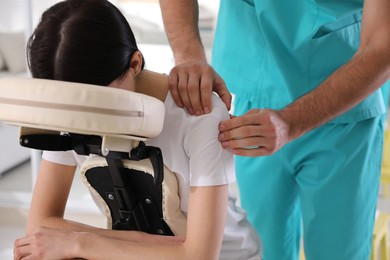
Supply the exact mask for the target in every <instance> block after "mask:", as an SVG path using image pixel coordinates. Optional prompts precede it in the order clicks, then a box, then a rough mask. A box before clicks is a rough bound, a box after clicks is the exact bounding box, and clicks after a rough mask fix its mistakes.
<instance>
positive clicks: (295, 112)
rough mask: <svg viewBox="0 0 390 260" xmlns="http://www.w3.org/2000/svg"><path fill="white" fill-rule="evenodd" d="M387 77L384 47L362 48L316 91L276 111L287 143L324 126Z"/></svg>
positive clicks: (388, 67) (389, 65)
mask: <svg viewBox="0 0 390 260" xmlns="http://www.w3.org/2000/svg"><path fill="white" fill-rule="evenodd" d="M389 76H390V64H389V51H388V49H387V48H381V47H379V48H376V47H372V48H371V47H366V48H364V49H361V50H359V51H358V52H357V53H356V55H355V56H354V57H353V58H352V59H351V60H350V61H349V62H348V63H346V64H345V65H344V66H342V67H340V68H339V69H338V70H336V71H335V72H334V73H333V74H332V75H331V76H330V77H329V78H328V79H326V80H325V81H324V82H323V83H322V84H321V85H319V86H318V87H317V88H316V89H314V90H313V91H311V92H309V93H308V94H306V95H304V96H302V97H301V98H299V99H297V100H296V101H295V102H293V103H291V104H290V105H289V106H287V107H286V108H284V109H282V110H281V111H280V114H281V116H282V117H283V118H284V119H285V120H286V121H287V122H288V123H289V125H290V130H289V137H290V140H292V139H295V138H297V137H299V136H301V135H303V134H304V133H306V132H308V131H310V130H311V129H313V128H315V127H317V126H319V125H321V124H324V123H326V122H328V121H330V120H332V119H333V118H335V117H336V116H338V115H340V114H342V113H344V112H346V111H347V110H349V109H351V108H352V107H354V106H355V105H357V104H358V103H359V102H361V101H362V100H364V99H365V98H366V97H368V96H369V95H370V94H372V93H373V92H374V91H375V90H377V89H378V88H379V87H380V86H381V85H383V84H384V83H385V82H386V80H388V79H389Z"/></svg>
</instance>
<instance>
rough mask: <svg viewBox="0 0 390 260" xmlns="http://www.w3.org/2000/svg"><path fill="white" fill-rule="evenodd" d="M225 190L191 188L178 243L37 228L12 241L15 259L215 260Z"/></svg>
mask: <svg viewBox="0 0 390 260" xmlns="http://www.w3.org/2000/svg"><path fill="white" fill-rule="evenodd" d="M227 189H228V188H227V185H222V186H213V187H193V188H191V195H190V201H189V212H188V221H187V237H186V239H185V241H184V242H183V243H181V244H175V245H173V244H172V245H166V244H161V243H152V242H145V243H142V242H138V243H136V242H129V241H125V240H122V239H115V238H109V237H106V236H103V235H97V234H92V233H85V232H71V231H64V230H56V229H47V228H41V229H38V231H36V232H35V233H32V234H30V235H28V236H26V237H24V238H21V239H19V240H18V241H17V242H16V244H17V246H18V249H19V250H18V256H27V255H29V256H30V257H31V259H52V258H58V259H64V258H76V257H79V258H80V257H81V258H85V259H96V260H98V259H140V258H141V257H142V259H189V260H190V259H211V260H212V259H218V257H219V252H220V249H221V244H222V237H223V230H224V225H225V218H226V208H227ZM59 244H61V246H60V247H59V246H58V245H59ZM56 245H57V246H56ZM15 259H19V258H15Z"/></svg>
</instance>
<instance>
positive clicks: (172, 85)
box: [168, 70, 184, 107]
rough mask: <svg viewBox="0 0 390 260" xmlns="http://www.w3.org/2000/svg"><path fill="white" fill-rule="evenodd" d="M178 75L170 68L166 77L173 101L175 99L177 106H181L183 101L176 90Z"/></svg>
mask: <svg viewBox="0 0 390 260" xmlns="http://www.w3.org/2000/svg"><path fill="white" fill-rule="evenodd" d="M178 82H179V75H178V74H177V72H176V71H175V70H171V72H170V73H169V77H168V85H169V90H170V92H171V95H172V98H173V101H175V103H176V105H177V106H178V107H183V106H184V105H183V101H182V100H181V97H180V94H179V90H178V87H177V86H178Z"/></svg>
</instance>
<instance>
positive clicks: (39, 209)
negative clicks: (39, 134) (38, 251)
mask: <svg viewBox="0 0 390 260" xmlns="http://www.w3.org/2000/svg"><path fill="white" fill-rule="evenodd" d="M75 170H76V166H67V165H62V164H56V163H52V162H49V161H46V160H44V159H43V160H42V163H41V167H40V169H39V174H38V178H37V181H36V183H35V186H34V191H33V196H32V201H31V205H30V211H29V215H28V219H27V226H26V232H27V233H31V232H33V231H34V230H35V229H36V228H38V227H39V226H42V225H48V226H57V227H61V224H60V223H56V221H54V220H55V219H62V218H63V216H64V212H65V206H66V201H67V200H68V196H69V191H70V187H71V185H72V182H73V177H74V173H75Z"/></svg>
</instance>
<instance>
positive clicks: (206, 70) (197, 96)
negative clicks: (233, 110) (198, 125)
mask: <svg viewBox="0 0 390 260" xmlns="http://www.w3.org/2000/svg"><path fill="white" fill-rule="evenodd" d="M169 88H170V91H171V95H172V98H173V100H174V101H175V103H176V105H178V106H179V107H185V108H186V109H187V111H188V113H190V114H191V115H203V114H208V113H210V111H211V106H212V104H211V95H212V92H213V91H214V92H216V93H217V95H218V96H219V97H220V98H221V99H222V101H223V102H224V103H225V105H226V107H227V109H228V110H230V106H231V101H232V95H231V94H230V92H229V91H228V90H227V88H226V85H225V82H224V81H223V79H222V78H221V77H220V76H219V75H218V74H217V73H216V72H215V71H214V69H213V68H212V67H211V66H210V65H209V64H208V63H207V62H204V61H189V62H185V63H182V64H179V65H177V66H176V67H174V68H173V69H172V70H171V72H170V73H169Z"/></svg>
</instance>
